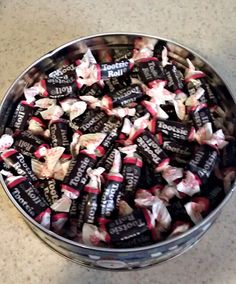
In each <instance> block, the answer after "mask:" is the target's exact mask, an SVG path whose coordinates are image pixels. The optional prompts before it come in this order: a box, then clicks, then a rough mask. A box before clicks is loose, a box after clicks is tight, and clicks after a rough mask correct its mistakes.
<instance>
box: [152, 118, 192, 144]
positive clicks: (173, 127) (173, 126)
mask: <svg viewBox="0 0 236 284" xmlns="http://www.w3.org/2000/svg"><path fill="white" fill-rule="evenodd" d="M149 129H150V131H151V132H152V133H157V132H159V131H160V132H162V133H163V134H165V135H167V136H170V137H173V138H175V139H179V140H183V141H192V140H193V139H194V134H195V129H194V128H193V127H192V126H188V125H185V124H183V123H182V122H177V121H170V120H162V119H152V120H151V122H150V126H149Z"/></svg>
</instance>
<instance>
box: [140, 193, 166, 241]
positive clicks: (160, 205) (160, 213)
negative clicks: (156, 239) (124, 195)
mask: <svg viewBox="0 0 236 284" xmlns="http://www.w3.org/2000/svg"><path fill="white" fill-rule="evenodd" d="M135 204H136V206H137V207H141V208H147V209H149V210H150V211H151V213H152V218H153V219H154V220H155V222H156V224H158V226H157V227H156V233H157V232H158V231H159V234H158V235H159V236H160V233H161V232H164V231H167V230H168V229H169V228H170V224H171V216H170V214H169V212H168V210H167V209H166V206H165V204H164V202H163V201H162V200H161V199H159V198H158V197H157V196H153V195H146V196H139V198H136V199H135Z"/></svg>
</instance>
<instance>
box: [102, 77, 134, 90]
mask: <svg viewBox="0 0 236 284" xmlns="http://www.w3.org/2000/svg"><path fill="white" fill-rule="evenodd" d="M130 84H131V78H130V77H129V76H127V75H126V76H120V77H113V78H110V79H108V80H105V81H104V93H113V92H115V91H117V90H120V89H122V88H124V87H128V86H130Z"/></svg>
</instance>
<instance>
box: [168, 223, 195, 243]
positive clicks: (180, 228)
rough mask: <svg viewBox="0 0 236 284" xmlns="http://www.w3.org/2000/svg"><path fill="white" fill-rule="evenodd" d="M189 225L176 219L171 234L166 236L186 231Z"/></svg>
mask: <svg viewBox="0 0 236 284" xmlns="http://www.w3.org/2000/svg"><path fill="white" fill-rule="evenodd" d="M190 227H191V224H190V223H188V222H184V221H176V222H175V223H174V224H173V226H172V229H171V234H170V235H169V236H168V239H170V238H173V237H177V236H179V235H181V234H183V233H185V232H186V231H188V230H189V229H190Z"/></svg>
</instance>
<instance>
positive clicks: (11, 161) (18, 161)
mask: <svg viewBox="0 0 236 284" xmlns="http://www.w3.org/2000/svg"><path fill="white" fill-rule="evenodd" d="M1 158H2V159H3V160H4V162H5V163H6V164H7V165H8V166H9V167H11V168H13V169H14V170H15V171H16V172H17V174H18V175H21V176H24V177H26V178H27V179H29V181H31V182H37V181H38V179H37V177H36V176H35V175H34V173H33V172H32V170H31V169H30V167H29V166H28V165H27V163H26V161H25V159H24V156H23V155H22V154H21V153H19V152H18V151H17V150H15V149H8V150H5V151H4V152H3V153H2V154H1Z"/></svg>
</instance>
